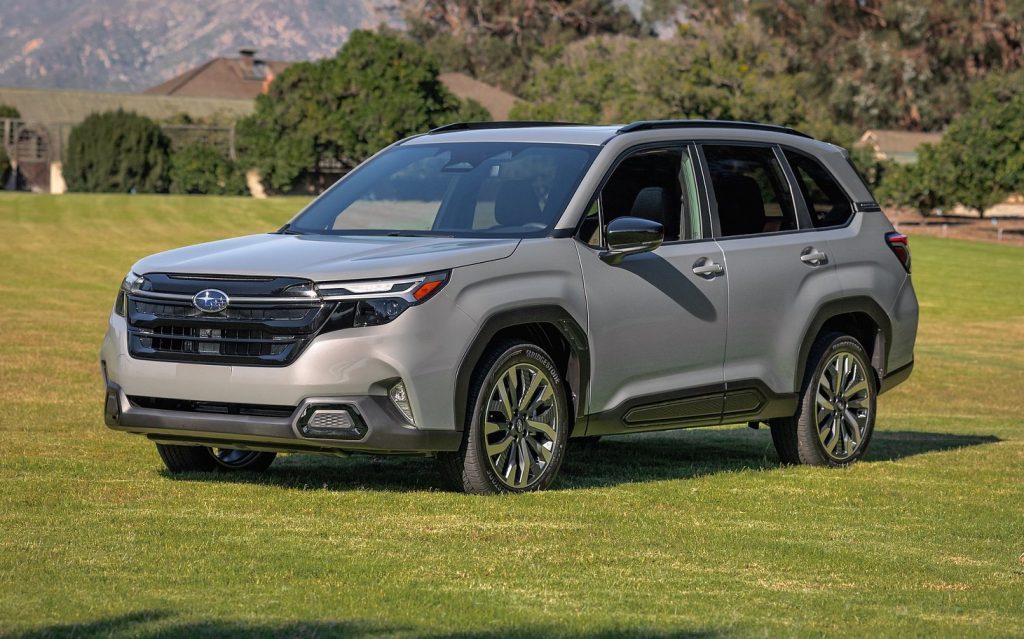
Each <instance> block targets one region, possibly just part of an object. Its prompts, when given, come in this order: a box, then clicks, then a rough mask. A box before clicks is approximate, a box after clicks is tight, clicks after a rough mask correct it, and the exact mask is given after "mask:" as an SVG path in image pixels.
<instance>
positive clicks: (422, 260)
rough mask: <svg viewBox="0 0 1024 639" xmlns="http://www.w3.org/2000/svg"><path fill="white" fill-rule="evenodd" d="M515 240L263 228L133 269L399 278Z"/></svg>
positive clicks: (469, 259) (476, 257)
mask: <svg viewBox="0 0 1024 639" xmlns="http://www.w3.org/2000/svg"><path fill="white" fill-rule="evenodd" d="M518 244H519V240H517V239H489V238H487V239H473V238H463V239H456V238H448V237H381V236H345V237H341V236H335V235H281V234H276V233H265V234H262V235H248V236H245V237H236V238H233V239H230V240H221V241H218V242H209V243H206V244H197V245H195V246H187V247H185V248H180V249H174V250H172V251H166V252H164V253H157V254H156V255H152V256H150V257H147V258H145V259H143V260H140V261H139V262H138V263H137V264H136V265H135V266H134V267H132V270H133V271H134V272H136V273H138V274H140V275H144V274H146V273H188V274H194V275H261V276H270V275H273V276H281V277H301V278H308V279H311V280H314V281H319V282H322V281H329V280H343V279H371V278H381V277H401V276H405V275H414V274H419V273H428V272H431V271H441V270H445V269H449V268H456V267H459V266H469V265H470V264H478V263H480V262H489V261H492V260H500V259H502V258H506V257H508V256H509V255H512V252H513V251H515V249H516V246H517V245H518Z"/></svg>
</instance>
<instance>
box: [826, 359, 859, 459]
mask: <svg viewBox="0 0 1024 639" xmlns="http://www.w3.org/2000/svg"><path fill="white" fill-rule="evenodd" d="M867 375H868V371H867V370H865V366H863V365H862V363H861V361H860V359H859V358H858V357H857V356H856V355H854V354H853V353H849V352H846V351H839V352H837V353H835V354H834V355H832V357H831V358H830V359H829V360H828V362H827V363H826V364H825V368H824V369H823V370H822V372H821V375H820V377H819V378H818V387H817V393H816V395H815V398H814V405H815V424H816V426H817V428H818V439H819V441H820V442H821V446H822V448H823V449H824V451H825V454H826V455H828V456H829V457H830V458H831V459H832V460H834V461H837V462H843V461H846V460H848V459H850V458H851V457H853V456H854V455H855V454H856V453H857V451H858V450H859V449H860V448H861V446H862V445H863V443H864V441H865V438H866V436H867V435H868V432H867V431H868V425H869V424H870V417H871V393H872V388H871V383H870V382H869V380H868V376H867Z"/></svg>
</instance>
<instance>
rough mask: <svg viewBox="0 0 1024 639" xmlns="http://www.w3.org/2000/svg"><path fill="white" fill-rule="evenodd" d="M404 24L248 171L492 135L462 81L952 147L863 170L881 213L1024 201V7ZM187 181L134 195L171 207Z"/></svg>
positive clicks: (694, 11)
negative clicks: (404, 141) (416, 138)
mask: <svg viewBox="0 0 1024 639" xmlns="http://www.w3.org/2000/svg"><path fill="white" fill-rule="evenodd" d="M404 4H405V10H406V25H407V29H406V31H404V32H401V33H399V32H392V31H386V30H385V31H378V32H367V31H361V32H356V33H354V34H353V35H352V36H351V37H350V38H349V40H348V41H347V42H346V43H345V44H344V45H343V46H342V47H341V48H340V49H339V51H338V54H337V55H336V56H335V57H333V58H329V59H326V60H320V61H316V62H304V63H299V64H295V65H292V66H291V67H289V68H288V69H287V70H286V71H285V72H283V73H281V74H280V75H279V76H278V77H277V78H275V80H274V81H273V83H272V84H271V86H270V88H269V91H268V93H267V94H266V95H262V96H260V97H258V98H257V100H256V107H255V111H254V113H253V114H252V115H251V116H249V117H246V118H244V119H242V120H241V121H239V122H238V125H237V132H238V136H237V145H238V150H239V160H238V164H237V167H245V168H258V169H259V170H260V172H261V174H262V176H263V181H264V184H265V186H266V187H267V188H268V189H270V190H271V191H274V192H284V191H288V190H290V189H293V188H295V186H296V185H297V184H300V183H303V184H312V185H313V186H314V188H317V187H322V186H324V185H326V183H327V182H329V181H330V179H331V175H332V173H328V172H325V170H324V169H325V167H326V168H327V169H329V170H330V171H331V172H334V173H333V174H336V172H337V171H344V170H347V169H349V168H352V167H353V166H355V165H356V164H358V163H359V162H361V161H362V160H363V159H365V158H366V157H368V156H369V155H371V154H372V153H374V152H375V151H377V150H379V149H380V148H382V147H384V146H386V145H387V144H389V143H391V142H392V141H394V140H396V139H398V138H400V137H403V136H405V135H409V134H413V133H417V132H421V131H424V130H426V129H429V128H431V127H434V126H439V125H441V124H445V123H449V122H454V121H459V120H484V119H487V118H488V115H487V113H486V111H485V110H484V109H483V108H482V107H480V105H478V104H476V103H473V102H465V101H461V100H459V99H458V98H456V97H455V96H453V95H451V94H450V93H449V92H448V91H447V90H446V89H445V87H444V86H443V85H442V84H441V83H440V82H439V81H438V79H437V76H438V73H440V72H442V71H462V72H465V73H468V74H470V75H472V76H474V77H476V78H478V79H480V80H482V81H484V82H488V83H490V84H493V85H496V86H499V87H502V88H504V89H506V90H508V91H509V92H511V93H513V94H515V95H518V96H519V97H520V98H521V100H520V101H519V102H518V103H517V105H516V107H515V108H514V110H513V113H512V117H514V118H517V119H543V120H567V121H580V122H594V123H611V122H628V121H631V120H637V119H654V118H718V119H736V120H754V121H763V122H772V123H776V124H782V125H787V126H793V127H796V128H800V129H803V130H805V131H807V132H808V133H811V134H812V135H815V136H816V137H818V138H820V139H824V140H827V141H831V142H834V143H836V144H839V145H842V146H844V147H850V146H851V145H852V143H853V142H854V141H855V140H856V139H857V137H858V136H859V135H860V134H861V133H862V132H863V131H864V130H865V129H869V128H897V129H908V130H922V131H940V130H946V134H945V136H944V138H943V141H942V142H941V143H940V144H939V145H936V146H935V147H934V148H925V149H924V150H923V151H922V152H921V154H920V156H921V159H920V161H919V162H918V163H917V164H915V165H912V166H890V165H879V164H877V163H875V162H874V161H873V160H872V159H871V158H870V157H869V156H868V155H867V154H865V153H863V152H860V153H854V160H855V162H856V163H857V164H858V165H859V166H860V167H861V168H862V170H863V171H864V172H865V173H867V174H868V175H869V176H870V177H871V178H872V181H873V183H874V185H875V186H876V187H878V191H879V194H880V196H884V197H886V198H888V199H889V200H891V201H893V202H897V203H900V204H908V205H913V206H917V207H920V208H923V209H933V208H944V207H949V206H952V205H953V204H955V203H960V204H965V205H968V206H973V207H977V208H983V206H985V205H987V204H989V203H991V202H992V200H993V198H999V197H1005V194H1007V193H1012V192H1015V191H1021V190H1024V184H1022V182H1021V181H1022V179H1024V178H1022V177H1019V176H1024V171H1021V170H1019V168H1020V166H1021V163H1022V162H1024V160H1022V159H1021V158H1022V157H1024V149H1022V148H1021V143H1020V140H1021V139H1022V138H1021V136H1020V133H1021V130H1020V129H1021V122H1024V108H1022V106H1021V100H1022V98H1021V96H1022V94H1024V72H1022V71H1021V68H1022V64H1024V56H1022V50H1024V49H1022V40H1024V29H1022V24H1024V19H1022V17H1024V0H972V1H971V2H963V1H962V0H689V1H687V2H678V1H673V0H648V1H647V2H646V3H644V5H643V7H642V11H641V12H639V13H634V12H632V11H630V10H629V9H628V8H626V7H625V6H623V4H622V3H620V2H615V1H613V0H406V1H405V3H404ZM85 124H86V123H83V125H82V126H85ZM947 128H948V130H947ZM102 137H103V135H102V134H97V135H96V136H95V137H94V138H93V140H94V142H95V143H98V142H99V140H100V138H102ZM152 143H153V144H157V145H159V144H160V143H159V141H158V139H154V141H152ZM90 146H95V144H94V143H93V142H90V143H89V144H85V145H82V148H83V149H85V148H88V147H90ZM71 151H73V147H72V148H69V157H68V164H71V165H72V166H71V167H68V168H74V166H75V161H73V159H72V157H71V155H70V153H71ZM213 155H214V154H211V153H200V152H198V151H190V155H189V157H188V158H187V161H186V160H185V158H181V159H180V160H178V161H177V164H178V165H179V167H180V168H179V173H182V174H185V175H192V174H193V173H196V174H210V173H216V171H212V172H211V171H209V170H206V169H204V168H203V167H204V166H205V164H206V163H213V162H214V157H213ZM131 157H139V158H145V157H147V156H146V154H145V153H141V154H137V155H132V156H131ZM222 161H226V160H222ZM174 164H175V162H173V161H171V162H168V163H167V166H166V168H165V169H159V167H160V166H162V165H161V164H160V163H159V162H155V163H154V164H153V166H155V167H158V169H157V170H162V171H164V173H163V174H162V175H163V176H164V177H163V178H162V179H158V180H153V181H148V182H147V181H145V180H136V182H138V183H139V184H145V185H146V188H154V189H161V188H163V189H169V188H170V184H172V182H173V180H171V178H170V171H171V168H172V166H173V165H174ZM237 167H232V166H230V165H228V166H221V167H220V168H219V171H220V172H221V174H224V175H228V174H229V173H230V172H231V171H232V170H237ZM104 173H105V174H111V175H116V174H117V171H114V170H113V169H110V168H109V167H108V168H105V169H104ZM220 181H224V180H220ZM178 182H179V183H182V180H181V179H180V178H179V180H178ZM218 183H219V182H218ZM76 184H77V182H76ZM235 184H237V182H235ZM79 186H81V187H82V188H93V186H94V185H85V184H81V185H79ZM69 187H72V181H71V180H69ZM123 187H124V184H122V183H120V182H118V188H123ZM72 188H77V187H72ZM191 188H192V190H193V191H194V190H201V189H204V188H209V185H204V184H194V185H192V187H191ZM996 201H998V200H996Z"/></svg>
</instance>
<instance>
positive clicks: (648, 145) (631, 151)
mask: <svg viewBox="0 0 1024 639" xmlns="http://www.w3.org/2000/svg"><path fill="white" fill-rule="evenodd" d="M651 149H682V150H683V151H684V152H688V153H690V157H691V159H692V160H693V161H694V171H695V175H694V179H695V181H696V183H697V200H698V205H699V206H700V219H701V226H702V227H703V228H702V229H701V231H702V232H703V233H704V237H700V238H694V239H689V240H673V241H671V242H664V243H662V246H675V245H677V244H696V243H698V242H712V241H714V240H715V237H714V235H715V234H714V231H713V229H712V226H711V225H712V216H711V206H710V199H709V197H710V192H709V191H708V186H707V182H706V181H705V173H704V169H703V167H704V157H703V154H702V153H701V152H700V148H699V143H698V142H696V141H694V140H658V141H654V142H644V143H641V144H635V145H633V146H630V147H628V148H626V149H623V151H622V152H621V153H619V154H618V155H617V156H615V160H613V161H612V163H611V165H610V166H609V167H608V170H606V171H605V174H604V175H603V176H602V177H601V181H600V182H599V183H598V184H597V187H596V188H595V189H594V190H593V191H592V192H591V193H590V197H589V198H587V203H588V204H587V208H586V210H584V212H583V215H581V216H580V219H579V220H577V222H576V227H575V228H574V229H573V232H572V237H573V238H574V239H576V240H577V241H579V242H580V244H583V245H584V246H586V247H587V248H588V249H590V250H592V251H603V250H606V248H607V247H606V245H605V234H604V228H605V224H604V205H603V204H602V203H601V198H600V197H599V195H600V194H601V191H603V190H604V187H605V185H606V184H607V183H608V180H609V179H611V176H612V175H613V174H614V173H615V171H616V170H618V168H619V166H620V165H621V164H622V162H623V161H625V160H626V159H628V158H629V157H631V156H633V155H635V154H637V153H640V152H642V151H648V150H651ZM595 199H596V200H597V206H598V216H599V220H600V222H599V226H600V228H599V231H600V236H601V245H600V247H595V246H591V245H590V244H588V243H587V242H586V240H585V239H583V238H582V237H580V233H581V232H582V230H583V222H584V221H585V220H586V219H587V211H589V210H590V203H592V202H593V201H594V200H595Z"/></svg>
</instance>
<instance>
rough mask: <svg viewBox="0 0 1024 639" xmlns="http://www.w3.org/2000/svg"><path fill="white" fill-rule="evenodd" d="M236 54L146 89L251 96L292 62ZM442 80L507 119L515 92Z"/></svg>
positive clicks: (464, 79)
mask: <svg viewBox="0 0 1024 639" xmlns="http://www.w3.org/2000/svg"><path fill="white" fill-rule="evenodd" d="M239 54H240V55H239V56H238V57H237V58H223V57H222V58H214V59H212V60H210V61H208V62H206V63H204V64H201V65H199V66H198V67H195V68H194V69H190V70H188V71H186V72H184V73H182V74H180V75H177V76H175V77H173V78H171V79H170V80H167V81H166V82H163V83H161V84H158V85H156V86H155V87H150V88H149V89H146V91H145V93H146V94H148V95H170V96H181V97H184V96H188V97H204V98H227V99H246V100H252V99H254V98H255V97H256V96H257V95H259V94H260V93H264V92H265V91H266V87H267V86H269V84H270V82H271V80H273V79H274V77H275V76H277V75H280V73H281V72H282V71H284V70H285V69H287V68H288V67H289V66H290V65H291V64H293V63H291V62H283V61H280V60H260V59H259V58H256V57H255V52H254V51H252V50H250V49H243V50H242V51H240V52H239ZM438 79H439V80H440V81H441V83H442V84H443V85H444V86H445V87H446V88H447V89H448V90H449V91H451V92H452V93H453V94H455V95H456V96H458V97H459V98H461V99H463V100H476V101H477V102H479V103H480V104H481V105H482V106H483V107H484V108H485V109H487V111H488V112H489V113H490V114H491V117H492V118H493V119H494V120H507V119H508V115H509V112H510V111H511V110H512V105H513V104H515V103H516V100H518V98H516V96H514V95H512V94H511V93H508V92H506V91H503V90H501V89H499V88H498V87H495V86H491V85H490V84H487V83H486V82H481V81H479V80H477V79H475V78H472V77H470V76H468V75H466V74H465V73H442V74H441V75H440V76H438Z"/></svg>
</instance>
